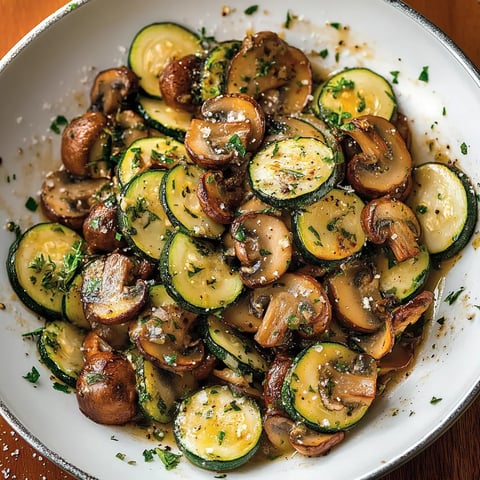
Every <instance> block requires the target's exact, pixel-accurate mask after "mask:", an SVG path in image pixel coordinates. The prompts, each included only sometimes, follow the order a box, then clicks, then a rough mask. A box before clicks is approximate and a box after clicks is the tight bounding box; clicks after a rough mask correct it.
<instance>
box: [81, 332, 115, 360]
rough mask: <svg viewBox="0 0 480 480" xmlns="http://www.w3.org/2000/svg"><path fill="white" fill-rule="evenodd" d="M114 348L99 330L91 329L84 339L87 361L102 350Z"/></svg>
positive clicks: (84, 351)
mask: <svg viewBox="0 0 480 480" xmlns="http://www.w3.org/2000/svg"><path fill="white" fill-rule="evenodd" d="M112 350H113V348H112V347H111V346H110V344H109V343H108V342H106V341H105V340H104V339H103V338H102V337H101V336H100V335H99V334H98V333H97V332H95V331H93V330H90V331H89V332H88V333H87V334H86V335H85V338H84V339H83V344H82V352H83V358H84V359H85V361H86V362H88V361H89V360H90V358H92V357H93V356H94V355H96V354H97V353H101V352H111V351H112Z"/></svg>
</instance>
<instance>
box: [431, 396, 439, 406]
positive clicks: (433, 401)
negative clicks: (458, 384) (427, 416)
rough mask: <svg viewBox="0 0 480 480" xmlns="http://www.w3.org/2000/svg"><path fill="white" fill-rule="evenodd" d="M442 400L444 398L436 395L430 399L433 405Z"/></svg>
mask: <svg viewBox="0 0 480 480" xmlns="http://www.w3.org/2000/svg"><path fill="white" fill-rule="evenodd" d="M441 401H442V398H438V397H435V396H434V397H432V399H431V400H430V403H431V404H432V405H435V404H436V403H438V402H441Z"/></svg>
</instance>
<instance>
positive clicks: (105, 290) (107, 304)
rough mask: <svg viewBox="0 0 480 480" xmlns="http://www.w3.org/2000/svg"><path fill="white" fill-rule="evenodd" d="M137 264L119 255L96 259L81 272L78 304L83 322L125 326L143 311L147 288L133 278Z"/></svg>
mask: <svg viewBox="0 0 480 480" xmlns="http://www.w3.org/2000/svg"><path fill="white" fill-rule="evenodd" d="M136 266H137V264H136V263H135V262H134V261H133V260H132V259H130V258H129V257H127V256H125V255H122V254H120V253H112V254H109V255H106V256H102V257H98V258H96V259H95V260H93V261H92V262H90V263H89V264H88V265H87V266H86V267H85V268H84V270H83V281H82V289H81V295H82V302H83V310H84V313H85V317H86V318H87V320H88V321H89V322H90V323H91V324H93V323H96V322H98V323H104V324H107V325H113V324H118V323H125V322H128V321H129V320H131V319H132V318H133V317H134V316H135V315H137V314H138V313H139V312H140V310H141V309H142V308H143V306H144V304H145V302H146V300H147V297H148V288H147V284H146V282H145V281H144V280H141V279H138V280H137V279H136V277H135V273H136V272H135V271H136Z"/></svg>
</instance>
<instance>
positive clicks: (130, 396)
mask: <svg viewBox="0 0 480 480" xmlns="http://www.w3.org/2000/svg"><path fill="white" fill-rule="evenodd" d="M76 396H77V401H78V406H79V408H80V410H81V411H82V413H83V414H84V415H86V416H87V417H88V418H90V419H91V420H93V421H94V422H97V423H100V424H103V425H123V424H125V423H127V422H129V421H131V420H132V419H133V418H134V417H135V415H136V414H137V390H136V380H135V372H134V370H133V367H132V365H131V364H130V362H129V361H128V360H127V359H126V358H124V357H122V356H121V355H120V354H117V353H114V352H111V351H101V352H97V353H96V354H94V355H92V356H90V357H89V358H88V360H87V361H86V362H85V365H84V366H83V369H82V371H81V372H80V375H79V377H78V380H77V390H76Z"/></svg>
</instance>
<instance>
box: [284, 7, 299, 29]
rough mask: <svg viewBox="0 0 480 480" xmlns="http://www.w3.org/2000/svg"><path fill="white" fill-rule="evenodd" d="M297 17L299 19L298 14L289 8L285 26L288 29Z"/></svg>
mask: <svg viewBox="0 0 480 480" xmlns="http://www.w3.org/2000/svg"><path fill="white" fill-rule="evenodd" d="M297 19H298V16H297V15H294V14H293V13H292V12H291V11H290V10H288V12H287V18H286V19H285V23H284V24H283V26H284V27H285V28H287V29H288V28H290V27H291V26H292V24H293V22H294V21H295V20H297Z"/></svg>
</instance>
